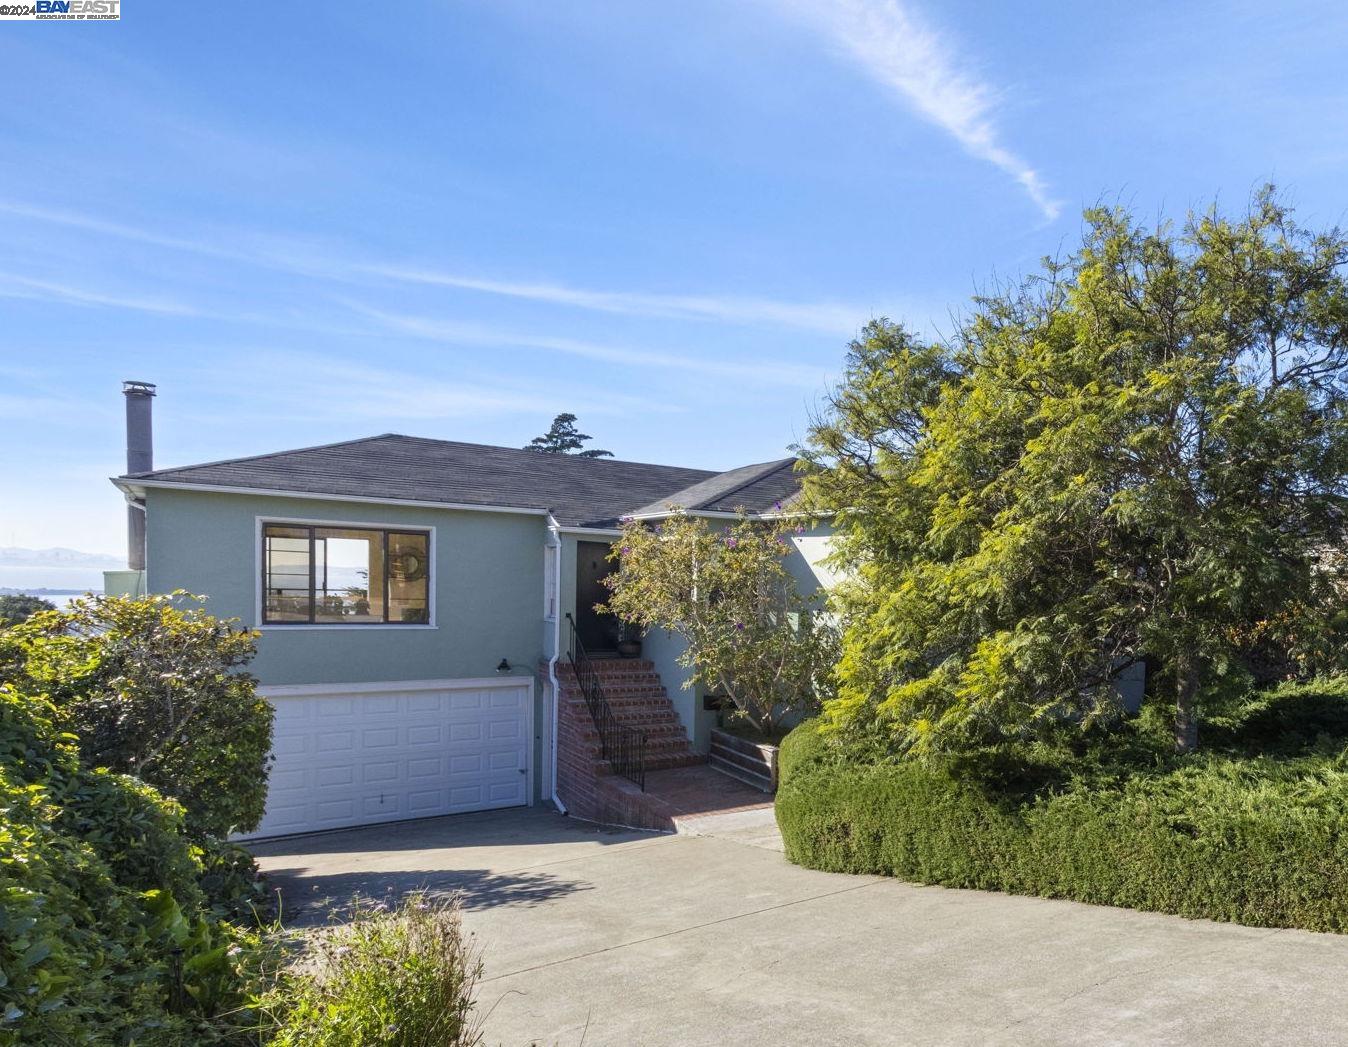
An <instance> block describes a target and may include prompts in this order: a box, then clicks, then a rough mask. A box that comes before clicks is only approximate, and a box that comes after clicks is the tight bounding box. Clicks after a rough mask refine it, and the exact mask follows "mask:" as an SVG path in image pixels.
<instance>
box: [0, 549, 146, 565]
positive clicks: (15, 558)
mask: <svg viewBox="0 0 1348 1047" xmlns="http://www.w3.org/2000/svg"><path fill="white" fill-rule="evenodd" d="M121 566H123V561H122V559H121V558H120V557H117V556H113V555H112V554H111V553H82V552H80V551H79V550H78V549H62V548H53V549H22V548H19V547H18V546H0V567H105V568H108V569H110V570H116V569H117V568H118V567H121Z"/></svg>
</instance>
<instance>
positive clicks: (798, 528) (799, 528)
mask: <svg viewBox="0 0 1348 1047" xmlns="http://www.w3.org/2000/svg"><path fill="white" fill-rule="evenodd" d="M804 533H805V528H804V526H803V525H801V524H796V534H804Z"/></svg>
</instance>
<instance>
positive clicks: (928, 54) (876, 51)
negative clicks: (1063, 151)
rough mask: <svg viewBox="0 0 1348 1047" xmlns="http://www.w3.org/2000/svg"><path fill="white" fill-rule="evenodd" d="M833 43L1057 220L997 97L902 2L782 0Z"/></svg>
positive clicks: (1058, 208) (1056, 206)
mask: <svg viewBox="0 0 1348 1047" xmlns="http://www.w3.org/2000/svg"><path fill="white" fill-rule="evenodd" d="M778 3H779V6H780V7H781V8H782V9H784V10H786V11H788V12H789V13H790V14H791V15H793V16H794V17H796V18H797V19H800V20H802V21H804V22H806V23H808V24H809V25H811V26H812V27H814V28H817V29H821V30H823V31H824V32H825V33H827V34H828V36H829V37H831V38H832V39H833V41H834V42H835V44H837V45H838V46H839V47H840V49H841V50H842V51H843V52H845V53H846V54H847V55H849V56H850V57H851V58H852V59H853V60H854V61H855V62H856V63H857V64H858V65H859V66H860V67H861V68H862V69H863V70H864V71H865V73H866V74H867V75H868V76H870V77H871V78H872V79H873V80H876V81H877V82H879V83H881V84H883V85H884V86H885V87H887V88H889V89H890V90H892V91H894V92H895V93H896V94H897V95H899V97H901V98H902V99H903V100H904V101H905V102H906V103H907V104H908V105H909V106H910V107H911V108H912V109H913V110H914V111H915V112H917V113H918V114H919V115H920V116H922V117H923V118H924V119H926V120H928V121H930V122H931V123H933V124H935V125H936V126H937V127H940V128H941V129H942V130H944V131H945V132H947V133H948V134H949V135H950V136H951V137H952V138H954V139H955V141H957V142H959V144H960V145H961V146H963V147H964V149H965V150H966V151H967V152H968V153H969V154H970V155H972V156H975V157H977V158H978V159H980V160H986V161H987V162H988V163H990V164H993V165H994V166H996V167H998V168H1000V169H1001V170H1003V171H1005V172H1006V173H1007V174H1008V175H1010V176H1011V177H1012V178H1014V179H1015V180H1016V181H1017V182H1018V183H1019V184H1020V186H1021V188H1022V189H1024V190H1025V192H1026V193H1028V194H1029V196H1030V199H1032V200H1033V201H1034V202H1035V205H1036V206H1037V207H1038V208H1039V209H1040V210H1041V211H1042V212H1043V213H1044V215H1045V216H1046V217H1047V218H1049V219H1053V218H1056V217H1057V216H1058V214H1059V213H1060V212H1061V210H1062V204H1061V203H1060V202H1058V201H1057V200H1055V199H1053V197H1052V195H1051V193H1050V192H1049V189H1048V186H1047V185H1045V184H1044V180H1043V178H1042V177H1041V176H1040V174H1039V172H1038V171H1036V170H1035V169H1034V168H1033V167H1031V166H1030V165H1029V164H1028V163H1026V162H1025V161H1024V160H1023V159H1021V158H1020V157H1019V156H1017V155H1016V154H1015V153H1014V152H1013V151H1012V150H1011V149H1009V148H1007V147H1006V146H1005V145H1003V144H1002V141H1001V135H1000V133H999V132H998V129H997V125H996V121H995V119H994V112H995V108H996V104H995V103H996V91H995V90H994V89H993V88H992V87H991V86H990V85H989V84H986V83H984V82H983V81H982V80H981V79H979V77H978V76H977V75H975V74H974V73H973V72H972V71H970V70H969V68H968V63H967V62H965V61H963V60H962V59H961V57H960V55H959V54H958V52H957V50H956V48H955V47H954V45H953V44H952V43H951V42H950V41H948V40H946V39H944V38H943V37H942V36H941V35H940V34H939V33H938V32H937V31H936V30H935V29H933V28H932V27H931V26H930V25H927V24H926V23H925V22H924V21H923V20H922V19H921V18H920V17H919V16H918V15H917V14H916V13H915V12H914V11H913V10H912V7H911V5H910V4H908V3H906V2H904V0H778Z"/></svg>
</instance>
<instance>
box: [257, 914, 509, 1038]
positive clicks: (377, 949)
mask: <svg viewBox="0 0 1348 1047" xmlns="http://www.w3.org/2000/svg"><path fill="white" fill-rule="evenodd" d="M314 952H315V955H313V956H311V957H309V958H308V960H307V962H306V963H305V964H303V965H300V966H297V967H296V968H293V969H292V970H291V971H290V973H289V974H288V975H287V976H284V977H282V978H281V979H280V980H279V981H278V983H277V985H276V987H275V989H274V990H273V991H272V992H271V993H270V994H268V996H267V997H266V998H264V999H263V1000H262V1001H261V1003H260V1006H261V1007H262V1008H263V1010H264V1011H266V1012H267V1014H268V1015H269V1016H270V1018H271V1020H272V1021H273V1022H274V1023H275V1025H276V1029H277V1031H276V1034H275V1037H274V1038H273V1039H271V1040H269V1041H268V1042H269V1043H270V1044H271V1045H272V1047H311V1045H314V1044H322V1045H323V1047H372V1045H375V1044H379V1045H385V1047H468V1045H472V1044H478V1043H481V1040H482V1038H481V1035H480V1033H479V1032H478V1031H477V1023H476V1021H475V1016H474V1014H473V1008H474V1002H473V991H474V988H475V986H476V984H477V979H478V977H479V976H480V975H481V972H482V964H481V962H480V960H479V959H478V958H477V954H476V952H475V950H474V948H473V945H472V943H471V941H470V940H468V939H466V938H465V937H464V935H463V929H462V924H461V922H460V919H459V911H458V907H457V906H456V905H455V904H454V903H452V902H450V903H445V902H437V901H432V900H431V899H429V898H427V897H425V896H423V895H412V896H409V897H408V898H407V899H406V900H405V901H404V902H403V903H402V905H401V906H400V907H399V908H398V909H397V910H395V911H393V912H388V911H385V910H384V909H383V908H382V907H381V906H378V905H374V904H369V903H366V904H361V905H358V906H357V907H356V910H355V912H354V914H353V918H352V921H351V923H350V924H348V925H346V926H343V927H340V928H338V929H336V930H334V931H332V932H329V933H328V934H326V935H325V936H324V937H322V938H321V939H320V940H319V941H318V943H317V944H316V946H315V947H314Z"/></svg>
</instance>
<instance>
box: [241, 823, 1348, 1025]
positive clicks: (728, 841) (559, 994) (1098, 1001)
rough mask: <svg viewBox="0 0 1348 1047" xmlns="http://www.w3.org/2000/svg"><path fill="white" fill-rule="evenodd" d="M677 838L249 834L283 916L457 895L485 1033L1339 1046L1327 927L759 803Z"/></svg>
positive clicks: (1338, 941)
mask: <svg viewBox="0 0 1348 1047" xmlns="http://www.w3.org/2000/svg"><path fill="white" fill-rule="evenodd" d="M682 828H683V829H684V834H682V835H678V836H650V835H646V834H642V833H637V832H608V831H604V830H601V829H598V828H597V827H595V826H589V825H584V824H581V823H577V822H575V821H572V820H569V819H566V818H563V817H561V816H559V815H556V814H554V813H551V812H548V811H544V810H516V811H508V812H499V813H492V814H481V815H463V816H459V817H456V818H441V819H434V820H429V821H425V822H412V823H406V824H403V825H396V826H387V827H383V828H371V829H361V830H353V831H349V832H342V833H333V834H328V835H323V836H314V837H309V838H307V839H305V838H300V839H296V840H292V841H280V842H274V843H270V844H263V845H257V846H256V847H255V848H254V850H255V851H256V852H257V854H258V856H259V859H260V861H261V862H262V865H263V867H264V868H265V869H267V870H268V871H269V872H271V873H272V874H273V875H274V876H275V878H276V880H277V881H278V882H279V883H280V884H281V885H282V887H283V889H284V891H285V894H286V898H287V905H288V910H287V911H288V914H289V916H290V918H293V919H298V920H301V921H303V920H306V919H308V920H313V919H321V918H322V915H323V910H322V908H321V906H319V905H318V904H317V900H318V899H320V898H323V897H325V896H331V897H333V898H335V899H345V898H348V897H349V896H350V895H351V893H353V892H356V891H359V892H363V893H366V894H374V895H382V894H384V893H385V892H386V891H393V892H399V891H403V890H408V889H411V888H414V887H422V886H425V887H429V888H430V889H432V890H436V891H452V890H456V889H461V890H462V891H463V892H464V899H465V901H464V904H465V923H466V925H467V927H468V928H469V930H471V931H472V932H474V933H475V934H476V935H477V937H478V938H479V939H480V941H481V944H482V947H483V951H484V958H485V961H486V968H487V969H486V975H485V980H484V982H483V984H482V985H481V987H480V990H479V1005H480V1007H481V1008H482V1010H483V1011H484V1012H490V1014H489V1017H488V1019H487V1022H486V1032H487V1042H488V1043H490V1044H498V1043H501V1044H510V1045H516V1044H528V1043H540V1044H560V1045H563V1047H578V1045H580V1044H582V1043H583V1044H585V1045H586V1047H600V1045H606V1044H622V1045H637V1044H647V1045H656V1044H707V1045H712V1044H717V1045H719V1044H732V1043H733V1044H738V1045H757V1044H764V1045H767V1044H772V1045H781V1044H810V1045H814V1047H819V1045H829V1044H849V1045H851V1044H914V1045H916V1044H1004V1045H1013V1044H1014V1045H1025V1044H1074V1045H1085V1044H1149V1045H1155V1044H1185V1045H1188V1044H1213V1045H1216V1044H1223V1045H1230V1044H1298V1045H1309V1044H1344V1043H1348V1002H1345V996H1344V989H1345V986H1348V938H1345V937H1339V936H1334V935H1316V934H1308V933H1304V932H1299V931H1270V930H1262V929H1254V928H1247V927H1237V926H1233V925H1228V924H1216V923H1206V922H1201V921H1190V920H1182V919H1178V918H1175V917H1169V916H1159V915H1154V914H1148V913H1135V912H1130V911H1127V910H1122V909H1106V908H1099V907H1095V906H1088V905H1079V904H1076V903H1072V902H1058V901H1047V900H1043V899H1037V898H1018V897H1011V896H1007V895H1001V894H990V893H983V892H978V891H956V890H947V889H944V888H939V887H918V886H913V885H909V884H904V883H899V882H896V881H894V880H888V879H881V878H873V877H860V876H840V875H832V874H828V873H819V872H813V871H811V870H806V869H800V868H797V867H795V866H792V865H789V864H788V863H787V862H785V861H784V860H783V858H782V856H781V853H780V846H781V844H780V839H779V838H778V837H777V835H776V829H775V826H774V825H773V824H772V821H771V812H770V811H766V812H763V811H760V812H746V813H740V814H731V815H722V816H714V817H712V818H708V819H702V820H700V821H698V820H693V821H690V822H688V823H685V824H684V826H683V827H682Z"/></svg>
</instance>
